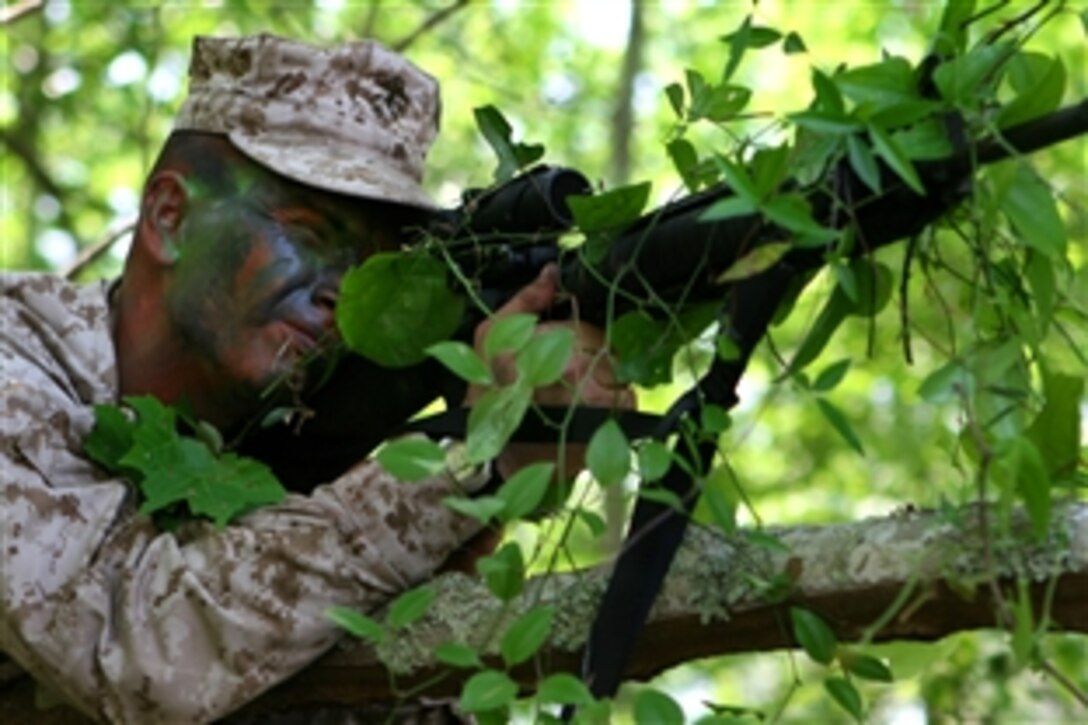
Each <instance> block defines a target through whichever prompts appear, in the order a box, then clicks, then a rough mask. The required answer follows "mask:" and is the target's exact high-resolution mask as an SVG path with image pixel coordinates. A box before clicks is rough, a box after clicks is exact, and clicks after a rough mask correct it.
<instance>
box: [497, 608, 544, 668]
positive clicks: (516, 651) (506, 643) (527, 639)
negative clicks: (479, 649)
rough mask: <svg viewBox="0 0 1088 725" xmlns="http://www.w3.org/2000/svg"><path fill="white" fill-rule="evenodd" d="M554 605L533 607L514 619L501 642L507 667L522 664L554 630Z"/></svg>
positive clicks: (501, 650) (501, 649)
mask: <svg viewBox="0 0 1088 725" xmlns="http://www.w3.org/2000/svg"><path fill="white" fill-rule="evenodd" d="M554 616H555V610H554V609H553V608H552V607H546V606H538V607H533V608H532V609H530V610H529V611H528V612H526V613H525V614H523V615H521V616H520V617H518V618H517V619H516V620H514V623H513V624H511V625H510V628H509V629H507V630H506V634H504V635H503V637H502V642H501V643H500V644H499V651H500V652H501V653H502V659H503V662H505V663H506V666H507V667H513V666H514V665H517V664H521V663H522V662H524V661H525V660H527V659H529V658H530V657H532V656H533V655H534V654H536V652H537V650H539V649H540V647H541V645H543V644H544V642H545V641H546V640H547V639H548V635H549V634H551V631H552V619H553V617H554Z"/></svg>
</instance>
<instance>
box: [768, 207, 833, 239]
mask: <svg viewBox="0 0 1088 725" xmlns="http://www.w3.org/2000/svg"><path fill="white" fill-rule="evenodd" d="M759 210H760V211H762V212H763V213H764V214H765V215H766V216H767V218H768V219H770V220H771V221H772V222H774V223H775V224H777V225H778V226H780V227H782V228H784V229H788V230H789V231H791V232H793V233H794V234H798V235H802V236H804V237H805V238H806V239H808V240H809V241H815V242H818V243H825V242H829V241H831V240H832V239H835V238H836V237H837V236H838V235H839V232H837V231H836V230H834V229H828V228H827V227H825V226H823V225H822V224H820V223H819V222H817V221H816V220H815V219H814V218H813V217H812V208H811V207H810V206H809V203H808V200H806V199H805V197H803V196H801V195H800V194H782V195H780V196H776V197H774V198H773V199H771V200H770V201H768V202H767V203H765V204H761V205H760V207H759ZM767 246H770V245H767Z"/></svg>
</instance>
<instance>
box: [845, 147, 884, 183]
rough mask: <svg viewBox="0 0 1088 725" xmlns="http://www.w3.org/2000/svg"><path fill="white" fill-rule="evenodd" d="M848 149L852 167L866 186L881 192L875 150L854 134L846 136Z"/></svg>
mask: <svg viewBox="0 0 1088 725" xmlns="http://www.w3.org/2000/svg"><path fill="white" fill-rule="evenodd" d="M846 149H847V152H848V154H849V158H850V168H851V169H853V170H854V173H855V174H857V175H858V178H859V179H861V180H862V182H864V183H865V185H866V186H868V187H869V188H870V189H872V190H873V191H874V192H875V193H877V194H879V193H880V167H879V166H877V163H876V157H875V156H873V152H872V151H871V150H870V149H869V147H868V146H867V145H865V144H864V143H862V142H861V139H860V138H858V137H857V136H854V135H851V136H847V137H846Z"/></svg>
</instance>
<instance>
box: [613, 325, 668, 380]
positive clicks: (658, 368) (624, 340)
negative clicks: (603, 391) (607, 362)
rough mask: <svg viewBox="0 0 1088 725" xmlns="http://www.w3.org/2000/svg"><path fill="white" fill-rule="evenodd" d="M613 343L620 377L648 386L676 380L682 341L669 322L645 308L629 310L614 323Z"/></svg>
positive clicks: (617, 372)
mask: <svg viewBox="0 0 1088 725" xmlns="http://www.w3.org/2000/svg"><path fill="white" fill-rule="evenodd" d="M611 342H612V351H613V353H614V354H615V356H616V361H617V364H616V377H617V378H618V379H619V380H622V381H624V382H633V383H638V384H639V385H645V386H653V385H658V384H662V383H667V382H669V381H670V380H672V359H673V355H675V354H676V350H677V349H678V347H679V343H678V342H677V341H676V340H675V339H674V338H673V336H671V335H670V334H669V328H668V327H667V325H666V324H665V323H662V322H659V321H657V320H655V319H653V318H652V317H650V315H649V314H647V313H646V312H643V311H641V310H634V311H632V312H627V313H625V314H623V315H622V316H621V317H620V318H619V319H617V320H615V321H614V322H613V323H612V330H611Z"/></svg>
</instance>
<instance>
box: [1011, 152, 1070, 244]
mask: <svg viewBox="0 0 1088 725" xmlns="http://www.w3.org/2000/svg"><path fill="white" fill-rule="evenodd" d="M998 203H999V205H1000V207H1001V210H1002V211H1003V212H1004V213H1005V216H1007V217H1008V218H1009V222H1010V223H1012V226H1013V228H1014V229H1015V230H1016V232H1017V234H1018V235H1019V236H1020V239H1022V240H1023V241H1024V243H1025V244H1027V245H1028V246H1029V247H1031V248H1032V249H1035V250H1037V251H1039V252H1041V253H1043V254H1045V255H1046V256H1047V257H1049V258H1051V259H1055V260H1056V259H1061V258H1063V257H1064V256H1065V247H1066V241H1067V240H1066V230H1065V223H1064V222H1063V221H1062V218H1061V215H1060V214H1059V213H1058V205H1057V204H1056V203H1055V201H1054V194H1053V192H1052V191H1051V190H1050V187H1049V186H1048V185H1047V184H1046V182H1045V181H1043V180H1042V179H1041V178H1039V175H1038V174H1036V173H1035V171H1034V170H1033V169H1032V168H1031V167H1030V166H1028V165H1027V164H1026V163H1018V164H1017V166H1016V172H1015V174H1014V175H1013V178H1012V183H1011V184H1009V186H1008V187H1007V188H1006V189H1005V194H1004V197H1003V199H1002V200H1000V201H999V202H998Z"/></svg>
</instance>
